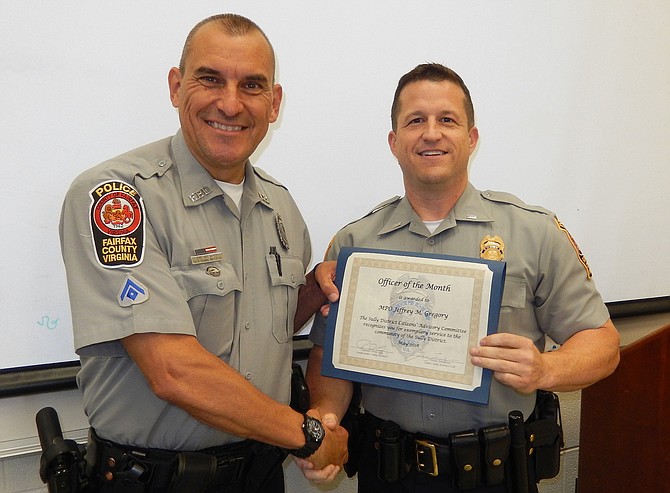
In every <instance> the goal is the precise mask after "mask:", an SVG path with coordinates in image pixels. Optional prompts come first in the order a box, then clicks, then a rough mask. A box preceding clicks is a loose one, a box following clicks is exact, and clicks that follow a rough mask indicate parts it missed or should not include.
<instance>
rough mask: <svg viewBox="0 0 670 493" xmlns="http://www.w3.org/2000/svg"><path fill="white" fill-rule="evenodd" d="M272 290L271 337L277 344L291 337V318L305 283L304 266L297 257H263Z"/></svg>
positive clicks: (268, 255)
mask: <svg viewBox="0 0 670 493" xmlns="http://www.w3.org/2000/svg"><path fill="white" fill-rule="evenodd" d="M265 261H266V262H267V266H268V272H269V273H270V282H271V284H272V288H271V289H270V294H271V297H272V335H274V337H275V339H276V340H277V342H280V343H284V342H288V341H289V340H290V339H291V338H292V337H293V317H294V316H295V310H296V308H297V306H298V291H299V290H300V286H302V285H304V284H305V283H306V280H305V266H304V265H303V263H302V260H301V259H299V258H298V257H290V256H281V255H279V254H278V253H277V254H271V253H269V254H267V255H266V256H265Z"/></svg>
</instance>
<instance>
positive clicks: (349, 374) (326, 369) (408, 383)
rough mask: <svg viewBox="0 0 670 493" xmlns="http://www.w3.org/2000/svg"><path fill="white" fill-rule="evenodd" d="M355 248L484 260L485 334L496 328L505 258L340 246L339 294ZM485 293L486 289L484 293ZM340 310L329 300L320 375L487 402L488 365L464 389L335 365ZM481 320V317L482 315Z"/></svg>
mask: <svg viewBox="0 0 670 493" xmlns="http://www.w3.org/2000/svg"><path fill="white" fill-rule="evenodd" d="M355 252H362V253H372V254H383V255H389V256H390V257H384V258H386V259H391V260H394V259H395V257H393V256H401V257H405V259H402V258H400V257H398V260H408V261H409V262H411V259H412V258H413V257H418V258H421V257H423V258H429V259H437V260H439V259H444V260H450V261H455V262H464V263H468V264H472V263H479V264H486V265H487V266H488V269H489V270H490V271H491V272H492V274H493V275H492V281H491V291H490V293H489V294H490V296H489V300H490V302H489V309H488V326H487V334H493V333H495V332H497V330H498V318H499V315H500V305H501V301H502V293H503V287H504V284H505V267H506V264H505V262H502V261H494V260H485V259H480V258H468V257H457V256H452V255H441V254H425V253H417V252H402V251H394V250H378V249H370V248H353V247H343V248H342V250H341V251H340V254H339V256H338V258H337V269H336V276H335V285H336V286H337V287H338V289H339V290H340V293H341V294H342V282H343V278H344V273H345V268H346V266H347V263H348V261H349V260H350V256H351V255H352V254H353V253H355ZM446 264H447V263H445V265H446ZM451 265H454V264H451ZM486 294H487V293H484V295H486ZM404 303H407V302H404ZM339 310H340V302H339V301H338V302H336V303H332V304H331V306H330V313H329V315H328V319H327V322H326V338H325V341H324V346H323V363H322V369H321V373H322V374H323V375H326V376H330V377H335V378H341V379H344V380H352V381H356V382H362V383H365V384H373V385H379V386H384V387H391V388H396V389H400V390H406V391H410V392H419V393H423V394H430V395H435V396H440V397H446V398H450V399H458V400H463V401H468V402H472V403H476V404H482V405H486V404H488V400H489V391H490V387H491V376H492V372H491V370H488V369H481V383H480V385H479V386H477V387H474V388H471V389H463V388H456V387H459V385H456V386H453V385H451V383H450V382H449V381H446V380H445V381H444V382H445V383H444V385H440V384H433V383H426V382H417V381H414V380H412V377H408V376H407V375H404V374H399V373H394V372H391V373H393V375H397V376H398V377H397V378H396V377H395V376H389V375H378V374H371V373H368V372H367V368H359V370H360V371H359V370H356V369H351V366H352V365H346V366H348V368H342V366H343V365H338V366H339V367H336V366H335V364H337V362H338V361H339V360H337V359H335V358H334V357H333V356H334V354H333V351H334V342H335V335H336V334H335V330H336V323H337V317H338V312H339ZM342 311H343V312H344V308H342ZM389 313H391V312H389ZM342 316H344V315H342ZM482 316H483V315H482ZM389 317H390V315H389ZM481 320H483V318H482V319H481ZM353 324H355V322H352V325H353ZM431 328H432V326H431ZM480 330H481V329H480ZM389 338H390V336H389ZM477 340H479V339H477ZM469 358H470V357H469V354H468V355H467V360H468V362H469ZM334 363H335V364H334ZM373 364H374V363H373ZM353 366H354V368H355V367H356V365H353ZM471 366H472V365H471ZM472 368H474V367H472ZM472 371H479V370H478V369H475V370H472ZM468 387H472V385H468Z"/></svg>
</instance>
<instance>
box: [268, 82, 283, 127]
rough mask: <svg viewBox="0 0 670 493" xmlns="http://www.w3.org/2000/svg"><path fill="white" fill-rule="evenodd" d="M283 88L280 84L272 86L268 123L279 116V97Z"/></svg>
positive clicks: (274, 120)
mask: <svg viewBox="0 0 670 493" xmlns="http://www.w3.org/2000/svg"><path fill="white" fill-rule="evenodd" d="M283 94H284V90H283V89H282V87H281V85H279V84H275V85H274V86H272V111H271V113H270V123H274V122H276V121H277V118H279V106H281V98H282V96H283Z"/></svg>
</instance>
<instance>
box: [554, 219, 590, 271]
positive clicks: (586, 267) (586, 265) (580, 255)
mask: <svg viewBox="0 0 670 493" xmlns="http://www.w3.org/2000/svg"><path fill="white" fill-rule="evenodd" d="M554 222H555V223H556V227H557V228H558V229H559V230H561V231H563V232H564V233H565V236H567V237H568V241H569V242H570V244H571V245H572V248H574V249H575V253H576V254H577V258H578V259H579V261H580V262H581V264H582V266H583V267H584V270H585V271H586V278H587V279H591V278H592V277H593V274H592V273H591V268H590V267H589V263H588V262H587V261H586V257H585V256H584V254H583V253H582V251H581V249H580V248H579V246H578V245H577V242H576V241H575V239H574V238H573V237H572V235H571V234H570V231H568V228H566V227H565V226H563V223H562V222H561V221H559V220H558V218H557V217H556V216H554Z"/></svg>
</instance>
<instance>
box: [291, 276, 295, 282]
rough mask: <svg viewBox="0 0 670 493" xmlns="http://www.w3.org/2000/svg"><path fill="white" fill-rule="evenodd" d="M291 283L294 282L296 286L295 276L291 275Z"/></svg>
mask: <svg viewBox="0 0 670 493" xmlns="http://www.w3.org/2000/svg"><path fill="white" fill-rule="evenodd" d="M291 282H292V283H293V284H295V276H294V275H291Z"/></svg>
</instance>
